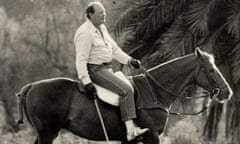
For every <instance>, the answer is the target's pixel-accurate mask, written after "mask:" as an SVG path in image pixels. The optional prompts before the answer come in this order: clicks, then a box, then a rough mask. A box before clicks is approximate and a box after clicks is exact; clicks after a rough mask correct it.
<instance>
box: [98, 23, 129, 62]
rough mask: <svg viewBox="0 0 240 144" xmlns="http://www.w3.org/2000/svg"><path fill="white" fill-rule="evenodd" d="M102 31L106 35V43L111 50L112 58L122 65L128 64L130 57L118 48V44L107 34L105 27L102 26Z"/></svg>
mask: <svg viewBox="0 0 240 144" xmlns="http://www.w3.org/2000/svg"><path fill="white" fill-rule="evenodd" d="M103 30H104V31H105V32H106V33H107V36H108V41H109V43H110V45H111V47H112V50H113V58H114V59H116V60H117V61H118V62H120V63H122V64H128V62H129V60H130V59H131V57H130V56H129V55H128V54H127V53H125V52H124V51H123V50H122V49H121V48H120V47H119V46H118V44H117V43H116V42H115V41H114V40H113V38H112V37H111V36H110V34H109V33H108V31H107V28H106V27H105V26H103Z"/></svg>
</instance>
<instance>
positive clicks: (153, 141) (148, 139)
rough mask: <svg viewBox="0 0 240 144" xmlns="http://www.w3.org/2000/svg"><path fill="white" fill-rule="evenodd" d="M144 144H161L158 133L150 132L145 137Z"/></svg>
mask: <svg viewBox="0 0 240 144" xmlns="http://www.w3.org/2000/svg"><path fill="white" fill-rule="evenodd" d="M142 142H143V143H144V144H160V141H159V135H158V133H157V132H153V131H149V132H147V133H146V134H144V135H143V140H142Z"/></svg>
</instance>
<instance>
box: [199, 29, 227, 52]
mask: <svg viewBox="0 0 240 144" xmlns="http://www.w3.org/2000/svg"><path fill="white" fill-rule="evenodd" d="M225 27H226V25H221V26H220V27H219V28H216V30H215V31H212V32H211V33H210V34H208V35H207V36H206V37H203V38H202V39H201V40H200V41H199V42H198V45H199V46H201V47H203V49H204V50H206V51H208V52H210V53H213V51H214V47H215V46H216V42H217V39H218V38H219V36H220V35H221V33H222V31H223V30H224V28H225Z"/></svg>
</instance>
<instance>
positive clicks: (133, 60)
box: [130, 59, 141, 69]
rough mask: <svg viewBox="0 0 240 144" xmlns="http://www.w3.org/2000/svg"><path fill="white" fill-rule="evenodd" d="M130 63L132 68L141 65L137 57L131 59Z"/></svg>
mask: <svg viewBox="0 0 240 144" xmlns="http://www.w3.org/2000/svg"><path fill="white" fill-rule="evenodd" d="M130 65H131V66H133V67H134V68H136V69H138V68H140V66H141V62H140V61H139V60H137V59H131V60H130Z"/></svg>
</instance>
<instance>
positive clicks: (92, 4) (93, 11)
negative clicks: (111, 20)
mask: <svg viewBox="0 0 240 144" xmlns="http://www.w3.org/2000/svg"><path fill="white" fill-rule="evenodd" d="M94 5H100V6H102V7H103V8H104V6H103V4H102V3H101V2H99V1H94V2H90V3H89V4H88V6H87V9H86V16H87V18H90V14H94V13H95V10H94V7H93V6H94Z"/></svg>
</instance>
